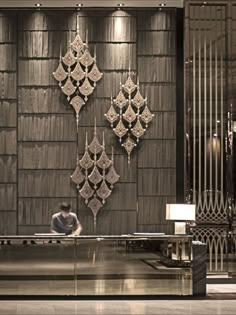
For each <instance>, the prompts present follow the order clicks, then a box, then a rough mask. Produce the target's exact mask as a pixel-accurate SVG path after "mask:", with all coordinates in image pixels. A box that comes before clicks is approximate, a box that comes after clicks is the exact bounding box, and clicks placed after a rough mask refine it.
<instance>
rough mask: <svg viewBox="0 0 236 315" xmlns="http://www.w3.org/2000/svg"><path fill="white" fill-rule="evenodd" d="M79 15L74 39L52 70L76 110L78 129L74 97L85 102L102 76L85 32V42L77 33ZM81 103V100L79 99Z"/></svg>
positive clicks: (78, 112)
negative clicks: (55, 67)
mask: <svg viewBox="0 0 236 315" xmlns="http://www.w3.org/2000/svg"><path fill="white" fill-rule="evenodd" d="M78 18H79V16H78V15H77V32H76V36H75V38H74V40H73V41H72V42H71V41H69V47H68V50H67V52H66V53H65V55H64V56H63V57H62V56H61V48H60V61H59V65H58V67H57V69H56V70H55V72H53V77H54V78H55V80H57V81H58V82H59V86H60V88H61V89H62V92H63V93H64V94H65V95H66V96H67V100H68V101H69V102H70V104H71V105H72V106H73V108H74V110H75V112H76V125H77V130H78V122H79V114H80V109H81V107H80V109H79V110H77V105H76V106H74V101H73V102H72V101H71V100H74V98H75V97H80V98H81V99H82V100H83V104H85V102H87V100H88V96H89V95H91V94H92V93H93V91H94V88H95V86H96V84H97V82H98V81H99V80H100V79H101V78H102V75H103V74H102V73H101V72H100V71H99V69H98V66H97V63H96V53H95V50H94V57H92V56H91V53H90V51H89V48H88V43H87V38H88V34H87V32H86V43H84V42H83V41H82V39H81V37H80V35H79V27H78V25H79V21H78ZM80 103H81V101H80Z"/></svg>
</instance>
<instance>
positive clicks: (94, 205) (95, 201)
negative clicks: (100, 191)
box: [88, 196, 103, 216]
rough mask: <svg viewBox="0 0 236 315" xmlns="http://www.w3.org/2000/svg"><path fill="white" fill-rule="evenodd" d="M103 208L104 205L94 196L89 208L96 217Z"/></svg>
mask: <svg viewBox="0 0 236 315" xmlns="http://www.w3.org/2000/svg"><path fill="white" fill-rule="evenodd" d="M102 206H103V204H102V203H101V201H100V200H99V199H98V198H97V197H96V196H94V197H93V199H91V200H90V201H89V203H88V207H89V208H90V209H91V210H92V212H93V215H94V216H96V215H97V213H98V211H99V210H100V209H101V208H102Z"/></svg>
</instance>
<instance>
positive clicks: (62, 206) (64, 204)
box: [59, 202, 71, 212]
mask: <svg viewBox="0 0 236 315" xmlns="http://www.w3.org/2000/svg"><path fill="white" fill-rule="evenodd" d="M59 209H60V210H62V211H65V212H70V209H71V205H70V204H69V203H68V202H62V203H61V204H60V205H59Z"/></svg>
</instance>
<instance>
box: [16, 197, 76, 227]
mask: <svg viewBox="0 0 236 315" xmlns="http://www.w3.org/2000/svg"><path fill="white" fill-rule="evenodd" d="M62 201H63V202H64V201H65V202H68V203H70V204H71V208H72V211H73V212H75V211H76V208H77V207H76V198H19V200H18V224H19V225H32V226H34V225H48V226H49V225H50V223H51V218H52V215H53V214H54V213H56V212H59V204H60V203H61V202H62ZM48 231H49V230H48Z"/></svg>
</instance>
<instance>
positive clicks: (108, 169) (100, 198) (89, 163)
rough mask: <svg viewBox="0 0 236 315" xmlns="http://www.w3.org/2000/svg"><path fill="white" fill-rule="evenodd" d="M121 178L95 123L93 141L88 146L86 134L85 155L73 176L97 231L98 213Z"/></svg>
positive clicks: (78, 161) (79, 160) (78, 162)
mask: <svg viewBox="0 0 236 315" xmlns="http://www.w3.org/2000/svg"><path fill="white" fill-rule="evenodd" d="M119 178H120V176H119V175H118V174H117V173H116V170H115V168H114V157H113V150H112V157H111V159H109V158H108V156H107V154H106V151H105V139H104V133H103V143H102V144H100V142H99V140H98V137H97V132H96V122H95V127H94V137H93V140H92V141H91V143H90V144H89V145H88V140H87V133H86V140H85V152H84V155H83V157H82V158H81V159H79V157H78V158H77V166H76V169H75V171H74V173H73V174H72V175H71V179H72V181H73V182H74V183H75V184H76V185H77V189H78V192H79V194H80V195H81V196H82V198H83V199H84V200H85V204H86V205H87V206H88V207H89V208H90V209H91V211H92V213H93V216H94V230H96V218H97V213H98V211H99V210H100V209H101V208H102V207H103V205H104V204H105V202H106V199H107V198H108V197H109V196H110V195H111V193H112V189H113V187H114V184H115V183H116V182H117V181H118V180H119Z"/></svg>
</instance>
